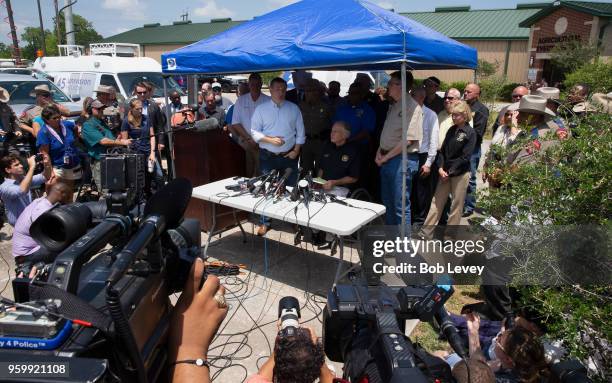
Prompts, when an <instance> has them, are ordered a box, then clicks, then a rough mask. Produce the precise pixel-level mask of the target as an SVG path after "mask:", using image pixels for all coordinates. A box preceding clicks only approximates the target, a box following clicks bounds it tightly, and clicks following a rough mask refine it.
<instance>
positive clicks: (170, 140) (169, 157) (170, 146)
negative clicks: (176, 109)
mask: <svg viewBox="0 0 612 383" xmlns="http://www.w3.org/2000/svg"><path fill="white" fill-rule="evenodd" d="M163 77H164V99H165V102H166V133H169V132H171V131H172V125H171V121H170V120H171V116H170V99H169V98H168V76H167V75H166V76H163ZM166 137H168V148H167V149H166V157H167V158H166V160H167V161H168V180H169V181H170V180H173V179H175V178H176V169H175V168H174V158H172V155H173V154H174V137H173V135H172V134H166ZM160 166H161V164H160Z"/></svg>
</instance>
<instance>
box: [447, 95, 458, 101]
mask: <svg viewBox="0 0 612 383" xmlns="http://www.w3.org/2000/svg"><path fill="white" fill-rule="evenodd" d="M453 100H457V97H452V96H446V97H444V101H453Z"/></svg>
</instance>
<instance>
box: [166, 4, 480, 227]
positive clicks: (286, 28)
mask: <svg viewBox="0 0 612 383" xmlns="http://www.w3.org/2000/svg"><path fill="white" fill-rule="evenodd" d="M476 63H477V55H476V50H475V49H474V48H471V47H469V46H467V45H464V44H462V43H459V42H457V41H455V40H453V39H451V38H449V37H447V36H445V35H443V34H441V33H438V32H436V31H434V30H432V29H429V28H427V27H425V26H423V25H421V24H419V23H417V22H416V21H413V20H410V19H408V18H405V17H403V16H400V15H398V14H395V13H393V12H390V11H387V10H385V9H383V8H380V7H379V6H377V5H374V4H373V3H370V2H368V1H364V0H333V1H330V0H303V1H300V2H297V3H294V4H291V5H288V6H286V7H283V8H280V9H278V10H275V11H273V12H270V13H267V14H265V15H262V16H259V17H256V18H255V19H253V20H251V21H248V22H245V23H243V24H240V25H238V26H236V27H234V28H231V29H229V30H227V31H225V32H222V33H219V34H217V35H215V36H213V37H210V38H208V39H205V40H201V41H198V42H196V43H194V44H191V45H188V46H186V47H183V48H180V49H177V50H174V51H172V52H168V53H164V54H163V55H162V69H163V71H164V72H165V73H168V74H190V73H228V74H229V73H248V72H268V71H277V70H288V69H315V68H317V69H328V70H339V69H342V70H351V69H360V70H368V69H370V70H374V69H382V70H390V69H398V70H400V69H401V70H402V74H403V76H404V75H405V71H406V70H407V69H457V68H464V69H475V68H476ZM402 84H405V81H402ZM402 86H404V85H402ZM404 91H405V89H404ZM402 104H403V107H404V108H405V98H402ZM403 124H404V127H405V128H406V129H407V126H408V121H407V117H406V116H404V121H403ZM406 129H404V139H406V137H405V135H406ZM405 152H406V150H405V148H404V152H403V154H402V155H403V159H404V161H403V172H404V174H406V161H405V160H406V153H405ZM403 193H404V196H405V185H404V190H403ZM403 200H404V201H405V198H404V199H403ZM404 209H405V207H404ZM404 211H405V210H404ZM404 226H405V222H402V228H404ZM402 230H403V229H402Z"/></svg>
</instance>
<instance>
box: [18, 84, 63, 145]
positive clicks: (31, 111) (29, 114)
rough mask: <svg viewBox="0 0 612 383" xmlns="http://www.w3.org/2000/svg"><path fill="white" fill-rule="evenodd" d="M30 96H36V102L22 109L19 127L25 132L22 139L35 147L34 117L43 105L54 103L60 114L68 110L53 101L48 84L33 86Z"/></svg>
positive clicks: (39, 112) (35, 130) (36, 130)
mask: <svg viewBox="0 0 612 383" xmlns="http://www.w3.org/2000/svg"><path fill="white" fill-rule="evenodd" d="M30 96H31V97H36V104H34V105H30V106H28V107H27V108H25V109H24V110H23V112H22V113H21V115H20V116H19V127H20V128H21V130H22V131H23V132H24V133H25V134H24V136H23V140H26V141H29V142H30V146H31V147H32V148H35V147H36V133H37V132H38V128H39V127H37V128H36V129H35V128H34V119H35V118H36V117H38V116H40V114H41V113H42V110H43V108H44V107H45V106H47V105H49V104H54V105H56V106H57V108H58V109H59V111H60V113H61V114H62V116H69V115H70V110H69V109H67V108H66V107H65V106H63V105H60V104H56V103H54V102H53V95H52V94H51V89H49V85H47V84H40V85H36V86H35V87H34V90H33V91H32V92H30Z"/></svg>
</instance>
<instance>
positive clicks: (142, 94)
mask: <svg viewBox="0 0 612 383" xmlns="http://www.w3.org/2000/svg"><path fill="white" fill-rule="evenodd" d="M136 94H139V95H141V96H144V95H145V94H147V92H146V91H144V92H136Z"/></svg>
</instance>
